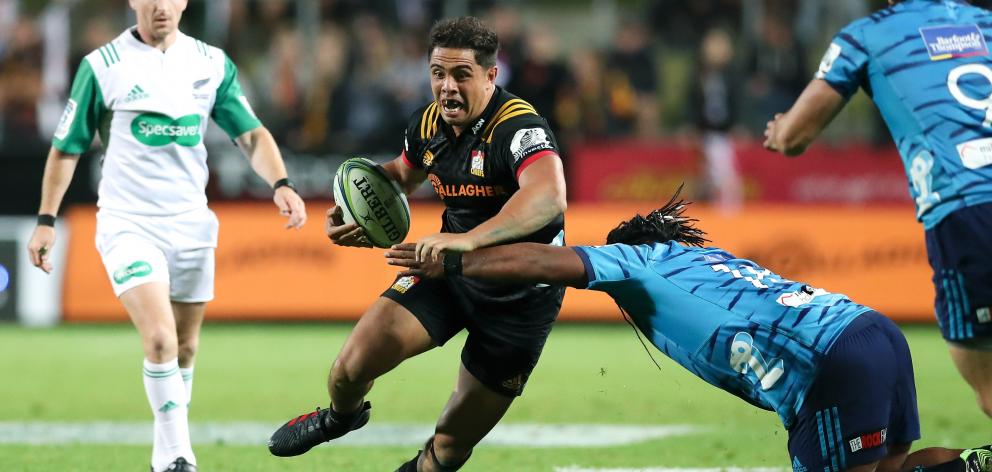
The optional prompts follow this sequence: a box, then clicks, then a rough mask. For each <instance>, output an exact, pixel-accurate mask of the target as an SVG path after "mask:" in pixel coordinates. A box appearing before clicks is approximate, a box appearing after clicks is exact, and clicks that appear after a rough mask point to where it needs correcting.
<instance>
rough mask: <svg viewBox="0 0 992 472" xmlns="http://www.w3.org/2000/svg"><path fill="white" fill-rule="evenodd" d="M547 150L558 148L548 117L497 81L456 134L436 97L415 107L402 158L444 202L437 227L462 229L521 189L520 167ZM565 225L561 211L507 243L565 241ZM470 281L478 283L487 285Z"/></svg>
mask: <svg viewBox="0 0 992 472" xmlns="http://www.w3.org/2000/svg"><path fill="white" fill-rule="evenodd" d="M547 154H558V142H557V140H556V139H555V136H554V134H553V133H552V132H551V129H550V128H549V127H548V123H547V121H545V119H544V118H542V117H541V116H540V115H538V114H537V111H536V110H534V107H532V106H531V105H530V104H529V103H527V102H525V101H523V100H521V99H519V98H517V97H516V96H514V95H513V94H511V93H509V92H507V91H506V90H503V89H502V88H500V87H496V91H495V92H494V93H493V97H492V99H491V100H490V102H489V105H488V106H487V107H486V109H485V110H484V111H483V112H482V115H481V116H480V117H479V118H476V119H475V121H474V122H473V123H472V126H471V127H469V128H467V129H465V130H464V131H463V132H462V134H461V136H458V137H455V134H454V131H453V130H452V128H451V127H450V126H449V125H448V124H447V123H445V122H444V120H442V119H441V113H440V110H439V109H438V105H437V102H431V103H430V104H428V105H427V106H425V107H423V108H421V109H419V110H417V111H416V112H414V113H413V116H411V117H410V122H409V124H408V126H407V129H406V140H405V142H404V151H403V158H404V159H405V160H406V162H407V164H409V165H410V166H412V167H415V168H418V169H423V170H424V171H425V172H426V173H427V177H428V179H429V180H430V182H431V185H432V186H433V187H434V192H435V193H436V194H437V196H438V197H440V198H441V200H442V201H443V202H444V207H445V210H444V215H443V216H442V222H441V231H442V232H445V233H465V232H468V231H470V230H471V229H473V228H475V227H476V226H478V225H479V224H480V223H482V222H484V221H486V220H488V219H490V218H492V217H493V216H495V215H496V214H497V213H499V211H500V210H501V209H502V208H503V205H504V204H506V201H507V200H509V199H510V197H511V196H513V194H514V193H515V192H516V191H517V190H518V189H520V186H519V185H518V184H517V177H519V175H520V173H521V172H523V170H524V168H526V167H527V166H528V165H530V164H531V163H533V162H534V161H536V160H538V159H540V158H541V157H543V156H545V155H547ZM564 229H565V218H564V216H563V215H559V216H558V217H556V218H555V219H554V220H552V221H551V222H550V223H548V224H547V225H545V226H544V227H543V228H541V229H539V230H537V231H535V232H533V233H531V234H528V235H526V236H523V237H521V238H519V239H516V240H513V241H506V243H505V244H509V243H514V242H535V243H544V244H552V243H557V244H563V241H564ZM469 284H470V285H477V288H480V289H482V287H483V286H490V285H491V284H487V283H482V282H478V281H472V282H469ZM501 286H502V287H503V288H506V286H505V285H501ZM484 291H486V292H490V293H492V291H491V290H484ZM496 291H497V292H503V293H504V294H505V291H504V290H496Z"/></svg>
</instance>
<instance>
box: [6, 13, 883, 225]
mask: <svg viewBox="0 0 992 472" xmlns="http://www.w3.org/2000/svg"><path fill="white" fill-rule="evenodd" d="M885 5H886V2H884V1H878V0H875V1H866V0H791V1H790V0H746V1H745V0H691V1H689V0H685V1H683V0H641V1H636V0H629V1H624V0H577V1H564V0H561V1H554V0H532V1H495V0H489V1H481V0H480V1H467V0H209V1H207V0H191V1H190V2H189V7H188V9H187V11H186V13H185V15H184V18H183V21H182V23H181V29H182V30H183V31H184V32H185V33H187V34H190V35H193V36H196V37H198V38H201V39H203V40H204V41H206V42H208V43H210V44H213V45H215V46H219V47H221V48H223V49H224V50H225V51H227V53H228V54H229V55H230V56H231V58H232V59H233V60H234V62H235V63H236V64H237V65H238V67H239V72H240V74H241V75H240V78H241V83H242V86H243V88H244V89H245V92H246V95H247V96H248V98H249V99H250V101H251V103H252V105H253V107H254V109H255V111H256V112H257V114H258V116H259V117H260V118H261V119H262V121H263V122H264V123H265V125H266V126H267V127H268V128H269V129H270V130H271V131H272V133H273V134H274V135H275V137H276V139H277V140H278V142H279V144H280V145H281V146H282V148H283V151H284V153H285V157H286V159H287V162H288V163H289V165H290V168H291V170H293V173H294V175H296V176H299V180H302V182H301V188H302V191H303V192H304V194H305V195H304V196H310V197H324V196H327V195H329V194H330V192H329V188H330V186H329V184H328V182H329V181H330V175H331V174H332V173H333V171H334V168H335V167H336V165H337V163H339V162H340V160H341V159H343V158H345V157H349V156H353V155H362V156H369V157H373V158H377V159H387V158H390V157H393V156H395V155H396V154H397V153H398V151H399V150H400V147H401V144H402V135H403V128H404V126H405V123H406V120H407V119H408V117H409V115H410V113H411V112H412V111H413V110H414V109H416V108H417V107H419V106H421V105H423V104H424V103H426V102H427V101H429V100H430V99H431V96H430V89H429V82H428V74H427V68H426V64H427V59H426V53H427V51H426V42H427V31H428V30H429V28H430V25H431V24H432V23H433V22H434V21H436V20H437V19H439V18H442V17H447V16H458V15H466V14H471V15H478V16H481V17H483V18H485V19H486V20H487V21H488V22H489V23H490V24H491V25H492V26H493V27H494V28H495V29H496V31H497V32H498V34H499V37H500V40H501V43H502V47H501V50H500V54H499V76H498V83H499V84H500V85H503V86H505V87H506V88H507V89H509V90H510V91H511V92H513V93H515V94H517V95H519V96H520V97H522V98H524V99H525V100H528V101H529V102H531V103H532V104H533V105H534V106H535V107H536V108H537V110H538V111H539V112H540V113H541V114H542V115H544V116H545V117H546V118H547V119H548V121H549V122H550V123H551V126H552V127H553V129H554V130H555V132H556V134H557V135H558V137H559V140H560V141H561V142H562V144H563V158H564V159H565V163H566V166H567V167H568V166H569V164H570V162H569V161H570V157H571V156H573V155H574V154H576V153H581V152H582V150H583V149H586V145H587V144H588V143H596V144H597V145H600V146H602V145H604V143H606V144H607V145H609V143H627V144H629V143H638V144H637V145H641V143H653V144H651V145H650V146H653V148H652V149H659V150H666V149H668V150H676V151H677V152H686V153H688V155H691V156H695V157H692V159H695V161H693V162H695V163H691V164H690V165H689V167H688V168H687V169H688V170H686V169H683V170H684V171H685V172H686V173H688V174H692V175H696V176H697V177H698V178H693V177H692V175H687V176H683V180H690V185H689V187H690V191H692V192H693V194H694V195H696V196H697V197H699V198H704V199H705V198H711V199H714V200H717V201H722V205H725V206H726V208H728V209H730V210H732V209H733V208H735V206H736V205H738V204H740V203H741V202H742V201H744V200H748V199H761V198H762V195H764V193H763V192H762V191H761V189H756V187H755V185H753V184H752V183H749V181H748V178H747V172H746V170H747V168H748V164H747V163H746V162H744V161H746V159H749V158H748V157H747V156H748V155H749V154H748V153H747V152H744V153H743V154H742V151H741V147H742V146H743V147H748V146H751V147H752V148H753V145H754V142H755V140H760V136H761V132H762V131H763V129H764V124H765V122H766V121H767V120H768V119H769V118H770V117H771V116H773V115H774V113H777V112H781V111H784V110H785V109H787V108H788V106H789V105H790V104H791V103H792V102H793V100H794V99H795V98H796V97H797V96H798V94H799V93H800V91H801V90H802V89H803V87H804V86H805V85H806V83H807V82H808V81H809V80H810V78H811V77H812V74H813V72H815V70H816V66H817V64H818V62H819V58H820V55H821V54H822V52H823V51H824V50H825V48H826V46H827V45H828V44H829V41H830V38H831V37H832V35H833V34H834V33H835V32H836V31H837V30H839V29H840V28H841V27H843V26H844V25H845V24H847V23H848V22H850V21H851V20H853V19H855V18H857V17H859V16H863V15H866V14H868V13H870V12H872V11H874V10H876V9H878V8H882V7H884V6H885ZM133 21H134V20H133V15H132V14H131V11H130V10H129V9H128V7H127V2H126V1H124V0H85V1H74V0H65V1H47V2H46V1H37V0H0V188H2V189H3V192H4V195H5V196H6V197H7V198H3V199H0V213H14V214H20V213H32V212H34V211H35V209H36V206H37V200H38V191H39V188H40V178H41V171H42V168H43V165H44V159H45V155H46V152H47V149H48V146H49V144H50V139H51V135H52V132H53V130H54V128H55V125H56V123H57V121H58V118H59V116H60V114H61V111H62V108H63V106H64V103H65V99H66V97H67V91H68V88H69V86H70V84H71V82H72V77H73V74H74V72H75V69H76V68H77V67H78V64H79V62H80V60H81V59H82V57H83V56H84V55H86V54H87V53H88V52H90V51H92V50H93V49H95V48H97V47H99V46H101V45H103V44H104V43H106V42H108V41H110V40H111V39H113V38H114V37H115V36H117V35H118V34H120V32H121V31H123V30H124V29H125V28H127V27H128V26H129V25H131V24H133ZM207 140H208V141H207V142H208V147H209V148H210V150H211V158H210V163H211V168H212V172H213V178H212V180H211V184H210V188H209V193H210V195H211V197H212V198H214V199H239V198H252V197H255V196H257V197H267V196H268V193H267V189H265V188H264V185H261V182H260V181H257V179H255V178H254V177H253V176H252V175H251V172H250V170H249V169H248V168H247V166H246V165H245V164H244V162H243V160H242V159H241V158H240V157H239V156H238V153H237V150H236V149H235V148H234V147H233V146H231V145H230V143H229V141H228V140H227V138H226V137H225V136H224V135H223V134H222V133H220V132H218V130H217V129H216V127H213V128H212V132H211V133H210V134H209V135H208V137H207ZM824 142H825V143H828V144H829V143H834V144H838V143H839V144H841V145H848V144H851V143H854V144H857V145H858V146H862V147H860V148H859V149H860V151H859V152H863V153H868V154H870V153H872V151H871V149H873V148H874V147H880V148H883V149H888V147H889V144H888V135H887V132H886V131H885V127H884V124H882V122H881V121H880V118H879V117H878V115H877V113H876V112H875V110H874V108H873V107H872V106H871V104H870V102H869V101H868V100H866V99H865V97H864V96H863V95H860V96H858V97H857V98H855V99H854V100H853V102H852V104H851V105H850V106H848V107H847V109H846V110H845V112H844V115H842V118H841V119H838V120H836V122H835V123H834V124H833V125H832V126H831V127H830V128H829V130H828V133H827V135H826V138H825V140H824ZM742 143H743V144H742ZM866 149H867V151H866ZM90 154H93V155H95V156H99V146H98V143H97V144H96V145H95V146H94V151H92V152H91V153H90ZM664 155H665V152H661V151H660V154H657V155H655V154H652V153H646V154H645V155H644V156H643V159H648V160H650V159H665V157H664ZM886 155H888V154H886ZM658 156H661V157H658ZM714 156H715V157H714ZM593 158H595V157H593ZM609 158H610V157H609V156H604V157H603V159H609ZM750 159H753V158H750ZM697 161H698V162H697ZM707 162H709V164H707ZM727 162H729V164H727ZM735 162H736V163H735ZM576 165H578V164H576ZM728 166H729V167H728ZM98 167H99V164H98V159H94V158H93V157H92V156H86V157H84V159H83V163H82V164H81V166H80V169H79V171H77V177H76V179H75V181H74V184H73V186H72V188H71V190H70V193H69V195H68V199H69V201H70V202H80V201H83V202H88V201H93V200H94V198H95V196H94V190H93V189H94V188H95V182H96V180H97V179H98V176H99V172H98V170H99V169H98ZM580 167H581V166H580ZM741 168H743V169H744V170H745V172H743V176H742V175H741V171H740V170H739V169H741ZM574 170H575V167H572V168H570V170H569V176H570V179H573V176H574V174H573V172H574ZM728 173H729V174H730V175H724V174H728ZM720 192H723V193H725V194H729V195H720ZM649 196H651V195H649ZM721 199H722V200H721Z"/></svg>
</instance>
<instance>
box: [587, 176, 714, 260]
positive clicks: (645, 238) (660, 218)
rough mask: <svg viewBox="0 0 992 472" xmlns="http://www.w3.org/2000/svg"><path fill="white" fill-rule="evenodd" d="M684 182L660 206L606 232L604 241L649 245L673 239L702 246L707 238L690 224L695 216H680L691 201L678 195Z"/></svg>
mask: <svg viewBox="0 0 992 472" xmlns="http://www.w3.org/2000/svg"><path fill="white" fill-rule="evenodd" d="M684 185H685V184H683V185H679V188H678V190H676V191H675V194H674V195H672V198H670V199H668V203H666V204H664V205H662V206H661V208H659V209H657V210H655V211H652V212H651V213H648V216H641V215H640V214H638V215H634V217H633V218H631V219H629V220H627V221H624V222H622V223H620V224H619V225H617V227H616V228H613V229H612V230H611V231H610V234H608V235H606V244H615V243H623V244H649V243H664V242H668V241H676V242H680V243H682V244H688V245H690V246H702V245H703V243H706V242H708V241H709V239H706V232H704V231H703V230H701V229H699V228H696V227H695V226H693V224H694V223H696V222H697V221H699V220H697V219H695V218H689V217H686V216H682V213H684V212H685V208H686V207H687V206H688V205H689V204H690V203H691V202H687V201H685V200H682V199H680V198H679V193H681V192H682V187H683V186H684Z"/></svg>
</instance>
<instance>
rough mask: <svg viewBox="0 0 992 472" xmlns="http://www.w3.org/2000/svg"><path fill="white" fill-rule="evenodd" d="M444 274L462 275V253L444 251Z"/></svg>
mask: <svg viewBox="0 0 992 472" xmlns="http://www.w3.org/2000/svg"><path fill="white" fill-rule="evenodd" d="M444 275H447V276H449V277H450V276H452V275H462V253H460V252H445V253H444Z"/></svg>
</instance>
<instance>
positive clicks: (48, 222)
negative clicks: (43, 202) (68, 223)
mask: <svg viewBox="0 0 992 472" xmlns="http://www.w3.org/2000/svg"><path fill="white" fill-rule="evenodd" d="M38 226H52V227H54V226H55V215H49V214H47V213H44V214H41V215H38Z"/></svg>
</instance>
